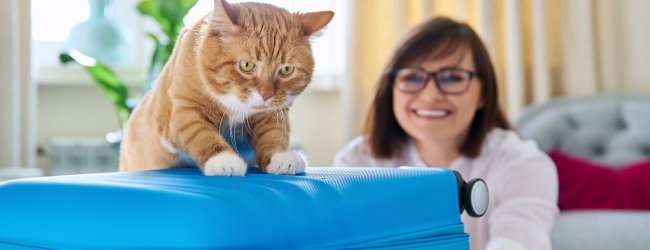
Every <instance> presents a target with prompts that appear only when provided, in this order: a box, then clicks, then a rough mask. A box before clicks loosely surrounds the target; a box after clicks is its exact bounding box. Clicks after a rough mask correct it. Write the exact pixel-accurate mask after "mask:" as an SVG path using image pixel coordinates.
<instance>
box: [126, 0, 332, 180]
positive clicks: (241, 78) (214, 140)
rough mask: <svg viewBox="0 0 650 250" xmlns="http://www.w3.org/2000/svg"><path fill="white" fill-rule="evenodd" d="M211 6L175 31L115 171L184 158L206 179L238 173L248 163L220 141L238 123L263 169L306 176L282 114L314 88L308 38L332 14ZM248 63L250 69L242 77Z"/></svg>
mask: <svg viewBox="0 0 650 250" xmlns="http://www.w3.org/2000/svg"><path fill="white" fill-rule="evenodd" d="M214 4H215V8H214V11H213V14H212V13H211V14H208V15H207V16H205V17H204V18H203V19H202V20H200V21H198V22H197V23H195V24H193V25H191V26H189V27H186V28H185V29H184V30H183V31H182V32H181V34H180V35H179V37H178V39H177V42H176V47H175V48H174V51H173V53H172V55H171V57H170V59H169V61H168V62H167V64H166V65H165V67H164V68H163V70H162V72H161V74H160V75H159V77H158V79H157V81H156V84H155V87H154V88H153V89H152V90H151V91H150V92H149V93H147V94H146V95H145V97H144V98H143V100H142V101H141V103H140V104H139V105H138V106H137V108H136V109H135V110H134V112H133V114H132V115H131V117H130V119H129V123H128V127H127V129H126V135H125V138H124V140H123V141H122V145H121V151H120V166H119V167H120V171H131V170H151V169H165V168H170V167H175V166H178V164H179V162H178V161H179V159H178V158H177V154H176V152H182V153H185V154H187V155H188V156H190V157H191V158H192V159H193V160H194V161H195V162H196V163H197V164H198V165H199V167H200V168H201V170H202V171H203V173H204V174H205V175H224V176H230V175H232V176H243V175H244V174H245V172H246V163H245V162H244V161H243V160H242V158H241V157H240V156H238V155H237V154H236V153H235V151H234V150H233V149H232V148H231V146H230V145H229V144H228V143H227V142H226V140H225V138H224V137H223V136H222V134H221V132H222V131H226V132H227V131H232V129H233V126H236V125H238V126H239V127H240V128H242V130H243V131H244V134H245V135H246V136H247V137H249V138H250V142H251V144H252V145H253V148H254V151H255V154H256V161H257V165H258V166H259V167H260V168H261V169H262V171H264V172H266V173H272V174H296V173H300V172H302V171H304V168H305V167H306V164H307V163H306V160H305V159H304V157H303V156H302V155H301V154H299V153H297V152H292V151H287V150H288V144H289V132H290V126H289V118H288V111H289V108H290V107H291V105H292V103H293V101H294V99H295V97H296V96H298V95H299V94H300V93H302V92H303V91H304V90H305V88H306V87H307V85H308V84H309V82H310V81H311V76H312V72H313V68H314V60H313V57H312V52H311V47H310V43H309V37H310V35H312V34H314V33H315V32H317V31H318V30H320V29H321V28H322V27H324V26H325V25H327V23H329V21H330V20H331V18H332V17H333V15H334V13H333V12H330V11H323V12H312V13H305V14H299V13H289V12H288V11H286V10H284V9H281V8H278V7H275V6H273V5H268V4H259V3H241V4H229V3H227V2H226V1H224V0H215V1H214ZM246 62H248V63H252V64H254V67H252V70H250V71H248V72H247V71H246V69H248V68H247V67H246V66H245V65H250V64H247V63H246ZM243 65H244V66H243ZM284 67H293V71H292V72H291V73H290V74H287V76H285V75H282V74H281V73H282V72H284V73H286V72H288V71H289V70H288V69H289V68H284ZM283 69H286V71H283Z"/></svg>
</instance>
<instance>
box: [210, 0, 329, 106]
mask: <svg viewBox="0 0 650 250" xmlns="http://www.w3.org/2000/svg"><path fill="white" fill-rule="evenodd" d="M332 15H333V13H332V12H316V13H307V14H291V13H289V12H288V11H286V10H284V9H281V8H278V7H275V6H272V5H268V4H258V3H242V4H236V5H229V4H228V3H226V2H225V1H222V0H215V14H214V19H213V20H212V24H211V27H210V29H211V30H210V31H209V32H210V33H209V34H208V35H207V36H206V37H205V40H204V41H203V44H202V47H201V48H200V53H199V56H200V57H201V63H202V67H204V69H205V70H203V76H202V77H203V78H204V79H205V83H206V85H205V86H206V90H207V91H208V93H209V94H210V95H212V96H213V97H214V98H216V99H217V100H219V102H220V103H221V104H224V106H226V107H227V108H229V109H230V110H231V111H233V112H236V113H243V114H253V113H256V112H261V111H269V110H279V109H284V108H288V107H289V106H291V104H292V103H293V101H294V99H295V98H296V96H297V95H299V94H300V93H302V92H303V91H304V90H305V88H306V87H307V85H308V84H309V82H310V81H311V76H312V73H313V69H314V59H313V57H312V52H311V47H310V44H309V36H310V35H311V34H313V33H314V32H315V31H317V30H318V29H320V28H321V27H323V26H325V25H326V24H327V23H328V22H329V21H330V20H331V18H332Z"/></svg>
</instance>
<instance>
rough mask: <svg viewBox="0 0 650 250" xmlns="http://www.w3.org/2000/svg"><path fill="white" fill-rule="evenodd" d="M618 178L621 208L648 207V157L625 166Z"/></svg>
mask: <svg viewBox="0 0 650 250" xmlns="http://www.w3.org/2000/svg"><path fill="white" fill-rule="evenodd" d="M618 178H619V183H621V185H620V191H621V193H620V197H621V202H622V203H623V204H622V205H623V208H626V209H650V159H648V160H645V161H642V162H638V163H634V164H630V165H627V166H625V168H623V169H621V172H620V173H619V177H618Z"/></svg>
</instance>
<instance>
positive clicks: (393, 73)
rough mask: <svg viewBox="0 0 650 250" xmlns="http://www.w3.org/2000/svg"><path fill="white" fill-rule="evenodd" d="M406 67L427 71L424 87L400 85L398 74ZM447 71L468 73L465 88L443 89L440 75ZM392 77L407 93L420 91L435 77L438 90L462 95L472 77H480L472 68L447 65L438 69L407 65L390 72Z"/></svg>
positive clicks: (396, 84)
mask: <svg viewBox="0 0 650 250" xmlns="http://www.w3.org/2000/svg"><path fill="white" fill-rule="evenodd" d="M405 69H409V70H416V71H420V72H423V73H426V74H425V75H426V76H427V78H426V79H425V80H426V81H425V83H424V84H423V85H422V88H419V89H416V90H406V89H403V88H400V87H399V84H398V83H397V82H396V80H397V74H398V72H399V71H401V70H405ZM445 71H457V72H462V73H464V74H466V76H467V80H466V81H467V83H466V84H465V88H464V89H463V90H459V91H451V92H450V91H448V90H445V89H443V88H442V87H441V86H440V79H438V76H439V75H440V72H445ZM390 77H391V79H392V81H393V84H394V86H397V88H398V89H399V90H401V91H404V92H406V93H418V92H420V91H422V90H423V89H425V88H426V87H427V85H428V84H429V80H431V79H433V82H434V83H435V85H436V88H438V90H439V91H440V92H442V93H444V94H450V95H460V94H463V93H465V92H467V90H468V89H469V85H470V83H471V81H472V78H474V77H478V73H477V72H476V71H471V70H466V69H461V68H456V67H446V68H442V69H439V70H438V71H426V70H425V69H423V68H419V67H406V68H401V69H395V70H392V71H391V73H390Z"/></svg>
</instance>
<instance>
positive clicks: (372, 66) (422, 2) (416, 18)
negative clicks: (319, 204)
mask: <svg viewBox="0 0 650 250" xmlns="http://www.w3.org/2000/svg"><path fill="white" fill-rule="evenodd" d="M351 5H352V10H351V13H352V14H351V15H350V16H351V19H352V23H353V24H352V26H351V33H350V34H351V47H350V50H349V51H350V57H349V65H350V68H349V70H350V74H349V75H350V78H349V84H347V85H346V86H345V87H344V90H343V104H344V105H345V106H346V107H350V108H349V109H348V110H347V111H346V112H347V113H346V114H345V119H344V121H346V124H345V127H344V128H345V133H346V135H345V136H346V138H348V139H349V138H352V137H353V136H355V135H358V133H359V131H360V130H359V129H360V128H361V125H362V122H363V119H364V115H365V112H366V108H367V106H368V103H369V102H370V100H371V98H372V96H373V94H374V88H375V81H376V79H377V77H378V76H379V73H380V71H381V69H382V67H383V66H384V64H385V63H386V61H387V60H388V57H389V56H390V53H391V52H392V50H393V49H394V47H393V46H394V45H395V43H396V41H397V40H398V39H399V38H400V37H401V35H402V34H403V33H404V32H405V31H406V30H407V29H409V28H410V27H412V26H414V25H415V24H417V23H419V22H421V21H423V20H426V19H429V18H432V17H434V16H438V15H444V16H448V17H452V18H455V19H456V20H459V21H465V22H467V23H469V24H470V25H471V26H472V27H474V28H475V29H476V30H477V32H478V33H479V35H480V36H481V37H482V38H483V40H484V42H485V43H486V45H487V46H488V48H489V50H490V53H491V56H492V60H493V61H494V63H495V66H496V68H497V75H498V77H499V83H500V94H501V98H500V102H501V104H502V105H503V107H504V109H505V111H506V112H507V113H508V115H509V116H510V117H514V116H516V115H517V114H518V113H519V112H520V111H521V109H522V108H524V107H526V106H528V105H532V104H536V103H540V102H544V101H547V100H549V99H550V98H553V97H558V96H582V95H594V94H600V93H611V92H643V93H650V77H648V74H647V72H648V70H650V63H648V62H649V61H650V59H648V58H650V50H649V49H648V48H647V47H648V46H647V44H650V32H647V27H648V26H650V17H649V16H650V15H648V14H647V13H646V11H647V10H650V1H637V0H622V1H616V0H570V1H566V0H355V1H352V3H351ZM643 10H646V11H643ZM644 44H645V45H644Z"/></svg>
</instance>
